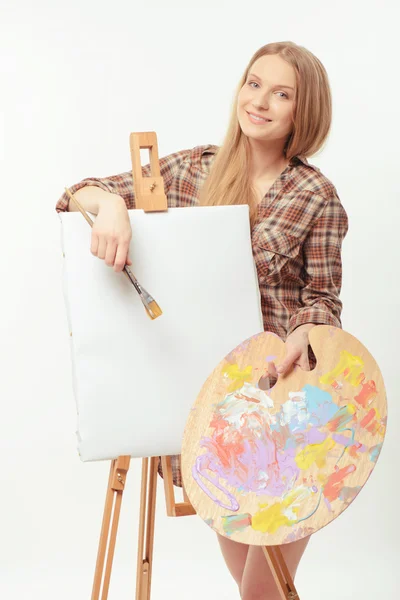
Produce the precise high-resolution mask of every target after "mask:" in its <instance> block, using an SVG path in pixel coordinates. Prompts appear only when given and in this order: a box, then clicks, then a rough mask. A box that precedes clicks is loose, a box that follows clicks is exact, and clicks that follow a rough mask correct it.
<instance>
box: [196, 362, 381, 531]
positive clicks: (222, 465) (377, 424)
mask: <svg viewBox="0 0 400 600" xmlns="http://www.w3.org/2000/svg"><path fill="white" fill-rule="evenodd" d="M232 356H233V355H232ZM223 376H224V378H225V380H226V384H227V394H226V395H225V397H224V398H223V399H222V400H221V401H220V402H218V403H216V404H215V405H214V407H215V410H214V413H213V416H212V420H211V423H210V426H209V431H210V433H209V435H208V436H207V437H203V438H202V439H201V441H200V446H201V448H202V449H203V450H204V453H203V454H201V455H199V456H198V457H197V458H196V460H195V464H194V465H193V468H192V475H193V477H194V479H195V481H196V482H197V484H198V485H199V487H200V488H201V489H202V490H203V492H204V493H205V494H207V495H208V496H209V497H210V498H211V500H212V501H213V502H214V503H215V504H217V505H219V506H220V507H222V508H225V509H228V510H230V511H232V512H236V514H233V515H225V516H223V517H222V526H223V529H224V532H225V534H226V535H228V536H229V535H231V534H232V533H234V532H240V531H243V530H244V529H246V528H247V527H252V528H253V529H254V530H256V531H260V532H262V533H270V534H271V533H275V532H276V531H278V530H279V528H281V527H293V526H295V525H299V524H300V523H302V522H306V521H307V520H308V519H310V517H311V516H312V515H314V514H315V513H316V511H317V510H318V509H319V507H320V506H321V503H322V504H323V505H324V506H325V507H327V509H328V510H329V511H331V512H334V509H333V506H334V503H336V502H337V501H339V502H342V503H344V504H346V505H347V504H349V503H350V502H352V500H353V499H354V498H355V496H356V495H357V494H358V492H359V491H360V489H361V486H351V485H348V484H347V480H348V479H349V477H351V475H352V474H353V473H355V472H356V470H357V461H358V460H359V459H360V457H362V456H368V458H369V460H370V461H371V462H375V461H376V460H377V457H378V456H379V452H380V449H381V446H382V444H376V445H374V446H373V447H371V448H369V447H367V446H366V445H365V444H363V443H361V442H359V441H358V440H357V433H360V431H362V430H367V431H368V432H369V433H372V434H374V435H375V434H380V435H382V436H383V435H384V430H385V421H384V420H382V419H381V417H380V415H379V412H378V410H377V409H376V408H374V407H371V406H370V405H371V403H372V402H373V400H374V399H375V398H376V397H377V394H378V391H377V389H376V385H375V383H374V382H373V381H368V382H365V374H364V363H363V361H362V359H361V358H360V357H359V356H353V355H351V354H350V353H349V352H347V351H342V352H341V354H340V358H339V361H338V364H337V365H336V367H335V368H334V369H333V370H332V371H331V372H329V373H326V374H322V375H321V377H320V382H321V383H324V384H325V385H329V386H330V387H331V388H332V393H330V392H328V391H326V390H323V389H320V388H319V387H317V386H313V385H310V384H307V385H304V387H303V388H302V389H301V390H298V391H294V392H289V393H288V398H287V399H286V401H285V402H283V404H282V405H281V406H280V407H279V409H278V410H277V409H276V408H274V403H273V400H272V399H271V397H270V396H269V395H268V394H267V391H268V390H264V389H261V388H260V387H259V386H258V385H257V384H253V383H252V379H253V378H254V377H255V378H256V379H257V381H259V380H260V377H259V374H256V373H254V372H253V369H252V366H251V365H248V366H246V367H244V368H239V366H238V364H236V363H232V362H231V363H230V364H228V365H227V366H226V367H225V369H224V370H223ZM344 381H345V382H347V383H349V384H350V385H351V386H352V387H354V388H357V389H355V396H354V398H342V396H339V398H338V395H337V391H338V390H340V389H342V387H343V382H344ZM343 401H345V402H347V403H346V404H343ZM345 453H347V454H348V456H349V457H350V460H351V462H350V464H347V465H345V466H342V467H340V461H341V459H342V457H343V455H344V454H345ZM312 473H314V476H313V474H312ZM315 474H317V476H315ZM210 486H211V487H212V488H215V494H214V493H213V492H212V491H211V490H210ZM232 489H234V490H236V493H237V494H239V495H241V496H246V495H247V494H250V493H253V494H256V495H257V496H260V497H262V496H264V497H266V496H267V497H268V501H269V502H268V503H265V502H264V503H263V502H262V501H261V498H260V503H259V510H257V511H256V512H255V514H253V515H251V514H249V513H242V514H240V513H239V512H238V511H239V510H240V505H239V502H238V500H237V497H236V495H234V494H233V493H232V492H231V491H230V490H232ZM217 490H218V491H217ZM221 498H222V499H221ZM273 498H276V501H273ZM271 499H272V501H271ZM305 506H306V507H307V509H305V508H304V507H305ZM302 530H303V531H304V528H302ZM307 530H308V529H307ZM296 535H297V534H296Z"/></svg>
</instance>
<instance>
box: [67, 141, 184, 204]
mask: <svg viewBox="0 0 400 600" xmlns="http://www.w3.org/2000/svg"><path fill="white" fill-rule="evenodd" d="M190 152H191V151H190V150H180V151H179V152H174V153H173V154H168V155H167V156H164V157H162V158H160V173H161V176H162V177H163V179H164V188H165V193H166V194H167V193H168V190H169V187H170V185H171V182H172V179H173V177H174V175H175V174H176V172H177V171H178V169H179V167H180V165H181V163H182V161H183V160H184V158H186V157H187V156H188V155H189V153H190ZM150 173H151V169H150V163H149V164H147V165H145V166H143V167H142V174H143V177H149V176H150ZM87 185H94V186H97V187H99V188H101V189H102V190H104V191H106V192H110V193H111V194H117V195H119V196H122V198H123V199H124V200H125V204H126V206H127V208H128V209H131V208H135V194H134V190H133V177H132V171H126V172H124V173H120V174H118V175H111V176H109V177H102V178H100V177H88V178H86V179H82V181H80V182H79V183H75V184H74V185H72V186H70V187H69V190H70V192H71V193H72V194H74V193H75V192H77V191H78V190H80V189H81V188H83V187H85V186H87ZM68 203H69V196H68V195H67V193H66V192H64V193H63V194H62V196H61V197H60V198H59V199H58V201H57V204H56V207H55V208H56V211H57V212H62V211H63V212H65V211H67V210H68Z"/></svg>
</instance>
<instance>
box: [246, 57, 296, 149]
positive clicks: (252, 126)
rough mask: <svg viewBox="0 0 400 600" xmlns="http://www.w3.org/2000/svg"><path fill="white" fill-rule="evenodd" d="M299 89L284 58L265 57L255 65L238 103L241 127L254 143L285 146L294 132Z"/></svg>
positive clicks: (293, 72) (292, 71) (291, 68)
mask: <svg viewBox="0 0 400 600" xmlns="http://www.w3.org/2000/svg"><path fill="white" fill-rule="evenodd" d="M295 85H296V75H295V71H294V68H293V67H292V66H291V65H290V64H288V63H287V62H286V61H285V60H283V59H282V58H281V57H280V56H278V55H276V54H273V55H265V56H261V57H260V58H259V59H258V60H256V61H255V62H254V63H253V65H252V66H251V67H250V69H249V73H248V76H247V79H246V81H245V84H244V85H243V87H242V88H241V90H240V92H239V96H238V102H237V117H238V120H239V125H240V128H241V130H242V131H243V133H244V134H245V135H246V136H247V137H248V138H249V139H250V141H251V140H257V141H259V142H260V141H261V142H262V141H266V142H267V141H268V142H273V143H277V144H279V143H282V146H284V144H285V142H286V139H287V138H288V136H289V135H290V133H291V132H292V129H293V122H292V114H293V110H294V93H295V92H294V90H295ZM252 115H254V116H252ZM257 116H258V117H262V119H257V118H256V117H257ZM266 119H268V121H267V120H266Z"/></svg>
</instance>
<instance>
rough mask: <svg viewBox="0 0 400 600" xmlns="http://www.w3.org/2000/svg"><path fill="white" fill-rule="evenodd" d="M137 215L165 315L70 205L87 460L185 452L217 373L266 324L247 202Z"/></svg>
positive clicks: (78, 391)
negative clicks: (149, 309) (201, 398)
mask: <svg viewBox="0 0 400 600" xmlns="http://www.w3.org/2000/svg"><path fill="white" fill-rule="evenodd" d="M128 212H129V217H130V220H131V224H132V231H133V236H132V242H131V254H130V255H131V257H132V261H133V265H132V267H131V270H132V272H133V273H134V274H135V276H136V277H137V279H138V280H139V282H140V283H141V284H142V285H143V286H144V287H145V288H146V289H147V291H148V292H149V293H150V294H151V295H152V296H153V297H154V299H155V300H156V301H157V303H158V304H159V305H160V307H161V309H162V311H163V314H162V316H160V317H159V318H157V319H155V320H154V321H152V320H151V319H150V318H149V317H148V316H147V314H146V311H145V309H144V307H143V305H142V303H141V301H140V298H139V296H138V294H137V292H136V290H135V288H134V287H133V285H132V284H131V282H130V281H129V280H128V279H127V277H126V276H125V275H124V274H123V273H116V272H115V271H114V270H113V269H112V268H111V267H109V266H107V265H106V264H105V262H104V261H103V260H100V259H99V258H97V257H95V256H93V255H92V254H91V252H90V238H91V228H90V226H89V225H88V223H87V222H86V220H85V219H84V217H83V215H81V214H80V213H79V212H67V213H59V216H60V219H61V229H62V247H63V248H62V249H63V252H64V255H65V256H64V268H63V281H64V297H65V305H66V309H67V315H68V322H69V325H70V331H71V334H72V335H71V337H70V340H71V361H72V378H73V388H74V395H75V399H76V406H77V412H78V427H77V432H76V434H77V438H78V452H79V455H80V457H81V460H82V461H93V460H108V459H112V458H116V457H117V456H120V455H130V456H132V457H143V456H157V455H170V454H178V453H180V451H181V442H182V437H183V430H184V427H185V423H186V420H187V417H188V414H189V411H190V408H191V407H192V405H193V403H194V401H195V400H196V397H197V395H198V393H199V391H200V389H201V387H202V385H203V383H204V381H205V380H206V378H207V377H208V376H209V374H210V373H211V372H212V370H213V369H214V368H215V367H216V366H217V364H218V363H219V362H220V360H221V359H222V358H223V357H224V356H226V354H228V353H229V352H230V351H231V350H232V349H233V348H234V347H235V346H237V345H238V344H239V343H240V342H241V341H243V340H245V339H247V338H248V337H250V336H252V335H254V334H256V333H258V332H260V331H262V330H263V324H262V313H261V306H260V293H259V288H258V282H257V274H256V269H255V265H254V260H253V255H252V249H251V239H250V226H249V210H248V206H247V205H242V206H221V207H190V208H171V209H169V210H168V211H165V212H158V213H145V212H144V211H142V210H130V211H128Z"/></svg>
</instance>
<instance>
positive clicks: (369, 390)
mask: <svg viewBox="0 0 400 600" xmlns="http://www.w3.org/2000/svg"><path fill="white" fill-rule="evenodd" d="M377 393H378V390H377V389H376V385H375V381H373V380H372V379H371V381H367V383H364V384H363V386H362V389H361V392H360V393H359V394H358V395H357V396H354V400H355V401H356V402H358V404H360V405H361V406H362V407H363V408H366V407H367V405H368V404H370V402H371V400H372V398H373V397H374V396H376V395H377Z"/></svg>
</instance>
